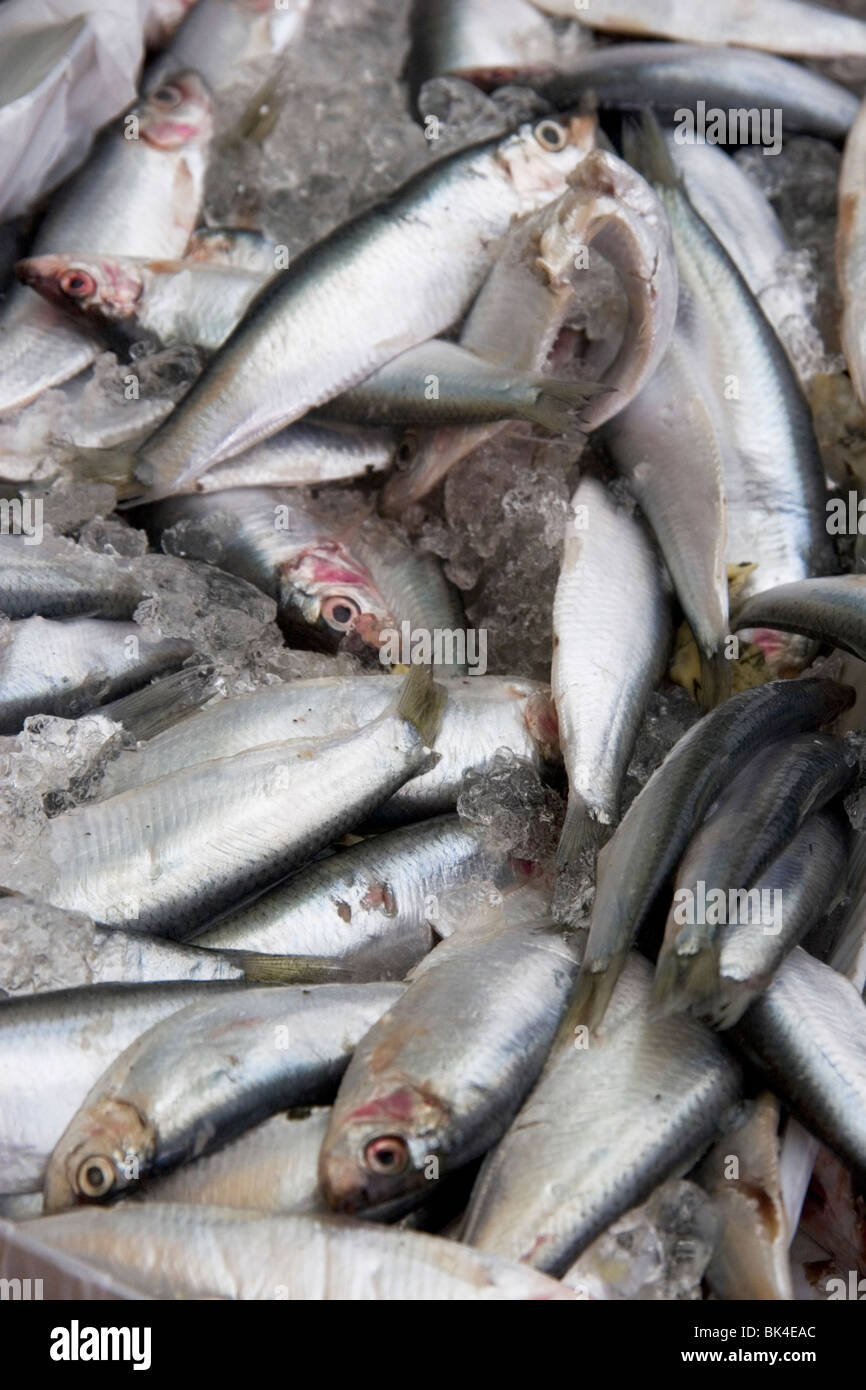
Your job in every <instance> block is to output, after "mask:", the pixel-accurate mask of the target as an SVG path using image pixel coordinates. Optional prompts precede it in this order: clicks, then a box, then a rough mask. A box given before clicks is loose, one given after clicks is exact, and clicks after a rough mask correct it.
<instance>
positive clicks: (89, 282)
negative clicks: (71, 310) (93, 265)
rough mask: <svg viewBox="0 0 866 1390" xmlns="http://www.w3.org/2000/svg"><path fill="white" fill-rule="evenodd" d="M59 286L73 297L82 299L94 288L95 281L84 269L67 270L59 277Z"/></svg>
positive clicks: (91, 292)
mask: <svg viewBox="0 0 866 1390" xmlns="http://www.w3.org/2000/svg"><path fill="white" fill-rule="evenodd" d="M60 288H61V290H62V291H63V293H64V294H68V295H70V296H71V297H72V298H73V299H84V298H86V296H87V295H89V294H93V293H94V291H95V290H96V281H95V280H94V278H93V276H92V275H88V274H87V271H86V270H67V271H65V272H64V273H63V275H61V277H60Z"/></svg>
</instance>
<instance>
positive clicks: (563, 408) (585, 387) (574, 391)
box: [523, 376, 613, 434]
mask: <svg viewBox="0 0 866 1390" xmlns="http://www.w3.org/2000/svg"><path fill="white" fill-rule="evenodd" d="M537 381H538V388H539V390H538V395H537V396H536V398H535V400H534V401H533V403H532V405H529V406H527V407H526V409H525V410H524V412H523V415H524V418H525V419H527V420H531V421H532V423H533V424H536V425H542V426H543V427H544V429H546V430H550V432H551V434H568V433H569V431H570V430H573V429H574V427H575V425H579V424H580V421H581V416H582V412H583V410H584V408H585V407H586V406H587V405H589V403H590V402H591V401H594V400H595V399H596V397H598V396H602V395H604V394H605V393H606V392H608V391H611V390H613V387H610V386H603V385H601V383H599V382H594V381H561V380H559V378H551V377H544V376H541V377H538V378H537Z"/></svg>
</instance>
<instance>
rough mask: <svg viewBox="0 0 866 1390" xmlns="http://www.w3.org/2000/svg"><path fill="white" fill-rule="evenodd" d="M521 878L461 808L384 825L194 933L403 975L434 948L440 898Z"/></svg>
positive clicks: (362, 975) (359, 973) (215, 943)
mask: <svg viewBox="0 0 866 1390" xmlns="http://www.w3.org/2000/svg"><path fill="white" fill-rule="evenodd" d="M521 877H522V875H521V871H520V869H519V867H518V866H516V865H515V866H512V865H511V864H510V862H509V860H508V858H507V857H506V856H505V855H503V854H501V853H499V854H497V853H495V852H491V851H486V850H485V849H484V847H483V845H482V844H481V843H480V841H479V839H478V837H477V835H475V834H473V832H472V831H471V830H469V829H466V828H464V827H463V826H462V825H461V824H460V821H459V820H458V818H457V816H443V817H441V818H438V819H436V820H433V821H421V822H420V823H419V824H418V825H411V826H408V827H406V828H405V829H400V830H391V831H387V832H386V833H385V834H384V835H380V836H377V837H375V838H374V839H367V840H363V841H362V842H361V843H360V844H356V845H352V846H351V848H350V849H347V850H345V851H343V852H342V853H340V854H338V855H335V856H334V857H332V858H331V859H325V860H322V861H320V862H319V863H317V864H311V865H310V867H309V868H308V869H305V870H304V871H303V872H302V873H300V874H297V875H296V876H295V877H294V878H293V879H291V880H290V881H289V882H288V883H286V884H283V885H281V886H280V887H278V888H275V889H274V890H273V891H272V892H270V893H266V894H265V895H264V896H263V897H261V898H257V899H256V901H255V902H253V903H251V904H250V905H249V906H248V907H246V908H242V909H241V910H240V912H236V913H233V914H232V915H231V916H230V917H226V918H224V919H223V920H222V921H221V922H219V923H218V924H217V925H216V926H215V927H211V928H210V930H209V931H206V932H204V933H203V934H202V935H201V936H200V937H198V938H197V940H196V945H197V946H207V947H210V948H212V949H216V950H217V951H226V950H240V951H256V952H267V953H276V954H277V955H279V956H283V955H288V954H297V955H307V954H310V955H315V956H327V957H331V958H332V959H333V960H334V961H335V962H339V963H340V964H341V965H343V966H345V967H346V968H347V969H349V970H351V972H352V978H353V979H355V980H362V979H370V980H389V979H396V980H400V979H402V978H403V976H404V975H405V974H406V972H407V971H408V970H410V969H411V968H412V966H414V965H416V964H417V963H418V961H419V960H421V958H422V957H423V956H425V955H426V954H427V953H428V951H431V950H432V949H433V945H434V931H435V928H436V923H437V920H438V917H439V905H440V898H442V897H448V896H449V895H454V894H456V893H457V892H459V890H460V888H461V887H462V886H464V885H466V884H468V883H470V882H473V881H475V882H489V883H492V884H494V885H495V886H497V887H500V888H501V887H504V886H505V885H506V884H507V883H510V882H511V881H512V880H515V881H519V879H520V878H521Z"/></svg>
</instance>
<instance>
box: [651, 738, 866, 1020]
mask: <svg viewBox="0 0 866 1390" xmlns="http://www.w3.org/2000/svg"><path fill="white" fill-rule="evenodd" d="M854 775H855V767H854V758H853V755H852V754H851V753H849V751H848V749H847V748H846V746H845V744H844V743H842V742H841V741H840V740H839V739H835V738H831V737H830V736H829V735H827V734H813V733H806V734H796V735H794V736H793V737H792V738H787V739H780V740H779V741H778V742H776V743H773V744H771V745H770V746H769V747H768V748H764V749H762V750H761V751H759V752H758V753H756V754H755V756H754V757H753V758H752V759H751V760H750V762H748V763H747V765H746V766H745V767H744V768H743V770H742V771H741V772H740V773H739V774H738V775H737V776H736V777H735V778H734V780H733V781H732V783H731V784H730V786H728V787H727V788H726V789H725V790H724V791H723V792H722V795H721V796H720V798H719V802H718V805H717V807H716V809H715V810H714V811H713V812H712V813H711V814H710V815H709V816H708V817H707V819H706V820H705V821H704V823H703V825H702V826H701V828H700V829H699V830H698V832H697V834H696V835H695V836H694V838H693V839H692V841H691V843H690V845H689V847H688V849H687V850H686V852H685V854H684V855H683V858H682V859H681V860H680V864H679V867H678V868H677V871H676V874H675V876H674V899H673V905H672V907H671V909H670V911H669V912H668V916H667V921H666V923H665V937H664V941H663V942H662V946H661V950H660V951H659V957H658V961H657V963H656V998H657V999H658V1001H659V1003H660V1004H662V1005H663V1006H664V1007H665V1008H667V1009H670V1010H681V1009H693V1010H695V1011H696V1012H698V1013H700V1012H701V1007H702V1004H703V1002H704V1000H705V999H706V998H707V997H708V996H710V995H712V994H713V993H714V992H715V990H716V988H717V984H718V953H719V951H720V949H721V946H720V941H719V939H720V938H721V939H722V940H725V939H726V937H727V930H728V928H727V923H728V917H729V903H730V897H731V894H732V893H733V894H734V895H735V898H734V906H733V913H732V914H730V915H732V916H733V917H734V919H735V920H737V918H738V915H739V914H742V917H743V918H745V921H740V926H741V927H743V926H745V927H746V928H747V929H750V930H751V931H752V932H753V933H754V934H755V935H757V934H758V932H759V929H764V930H766V928H767V927H768V926H769V927H771V928H773V927H774V928H776V929H777V930H779V931H781V928H782V922H783V921H784V914H785V903H784V900H782V904H781V907H779V901H778V898H777V897H775V898H773V900H772V905H773V913H772V919H771V921H770V922H765V921H764V905H765V904H764V900H763V899H761V898H758V899H757V900H755V899H754V897H750V896H749V889H750V888H751V887H752V884H753V883H754V881H755V879H756V878H757V877H758V876H759V875H760V874H762V873H763V872H764V870H765V869H767V868H768V866H769V865H770V864H771V863H772V861H773V860H774V859H775V858H776V856H777V855H778V854H780V853H781V852H782V851H783V850H784V849H785V847H786V846H787V845H788V844H789V843H790V841H791V840H792V839H793V837H794V835H795V834H796V833H797V831H798V830H799V829H800V826H801V825H802V824H803V822H804V821H805V820H806V818H807V817H808V816H809V815H811V814H812V813H813V812H815V811H819V810H820V809H821V807H822V806H823V805H825V804H826V803H827V802H828V801H830V800H832V798H833V797H834V796H838V795H841V794H842V793H844V792H845V791H846V790H847V789H848V787H849V786H850V785H851V782H852V780H853V778H854ZM700 885H703V892H704V895H705V897H704V899H703V901H704V906H703V909H701V908H700V906H699V904H700V901H701V890H700ZM711 895H712V896H711ZM719 897H721V901H722V903H723V905H724V906H723V908H721V907H720V906H719ZM756 901H757V903H759V904H760V907H759V908H758V910H757V911H755V903H756ZM696 904H698V906H696Z"/></svg>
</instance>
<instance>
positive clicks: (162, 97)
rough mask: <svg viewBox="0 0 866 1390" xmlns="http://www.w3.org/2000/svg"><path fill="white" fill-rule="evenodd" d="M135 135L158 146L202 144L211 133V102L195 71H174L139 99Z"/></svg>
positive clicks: (200, 145)
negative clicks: (166, 79)
mask: <svg viewBox="0 0 866 1390" xmlns="http://www.w3.org/2000/svg"><path fill="white" fill-rule="evenodd" d="M136 114H137V115H138V128H139V138H140V139H142V140H144V141H146V142H147V144H148V145H151V146H153V148H154V149H158V150H179V149H184V148H187V147H190V148H199V149H200V148H203V147H204V146H206V145H207V144H208V143H209V142H210V140H211V138H212V136H213V102H212V100H211V95H210V92H209V91H208V89H207V86H206V85H205V83H204V81H203V80H202V78H201V77H199V75H198V73H197V72H193V71H192V70H187V71H185V72H178V73H174V74H173V75H172V77H171V78H170V80H168V81H167V82H163V83H162V84H161V85H160V86H159V87H157V88H156V90H155V91H153V92H151V93H150V94H149V96H148V97H147V98H146V99H145V101H144V102H143V103H142V105H141V108H140V110H139V112H137V113H136Z"/></svg>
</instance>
